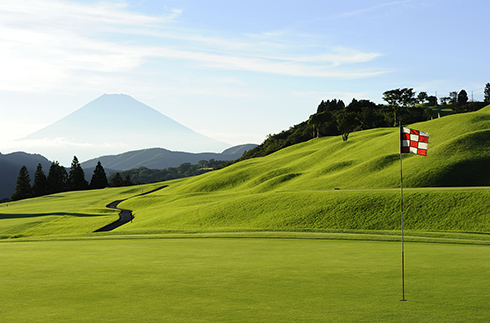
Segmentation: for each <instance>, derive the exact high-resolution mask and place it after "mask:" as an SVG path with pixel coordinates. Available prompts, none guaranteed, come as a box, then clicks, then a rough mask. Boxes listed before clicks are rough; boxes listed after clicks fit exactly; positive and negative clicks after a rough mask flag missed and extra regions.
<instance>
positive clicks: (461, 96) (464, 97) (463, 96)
mask: <svg viewBox="0 0 490 323" xmlns="http://www.w3.org/2000/svg"><path fill="white" fill-rule="evenodd" d="M466 102H468V93H466V91H465V90H461V91H459V93H458V104H466Z"/></svg>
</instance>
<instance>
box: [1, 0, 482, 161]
mask: <svg viewBox="0 0 490 323" xmlns="http://www.w3.org/2000/svg"><path fill="white" fill-rule="evenodd" d="M489 13H490V2H489V1H488V0H425V1H422V0H399V1H396V0H395V1H390V0H339V1H337V0H331V1H330V0H299V1H291V0H282V1H268V0H261V1H256V0H247V1H225V0H221V1H218V0H169V1H166V0H127V1H112V0H107V1H98V0H89V1H83V0H79V1H75V0H16V1H0V116H1V117H0V152H1V153H8V152H12V151H16V150H18V149H19V147H18V146H16V141H15V140H16V139H20V138H23V137H24V136H26V135H28V134H30V133H32V132H34V131H36V130H39V129H41V128H43V127H45V126H47V125H49V124H51V123H53V122H55V121H57V120H59V119H61V118H62V117H64V116H66V115H68V114H70V113H72V112H74V111H75V110H77V109H79V108H81V107H82V106H84V105H85V104H87V103H89V102H90V101H92V100H94V99H96V98H98V97H99V96H101V95H102V94H104V93H109V94H112V93H124V94H127V95H130V96H132V97H133V98H135V99H136V100H139V101H141V102H143V103H144V104H147V105H149V106H150V107H152V108H154V109H156V110H158V111H160V112H161V113H163V114H165V115H166V116H168V117H170V118H172V119H174V120H176V121H177V122H179V123H181V124H183V125H185V126H187V127H189V128H191V129H193V130H195V131H197V132H199V133H201V134H203V135H206V136H209V137H212V138H214V139H217V140H220V141H223V142H226V143H229V144H230V145H238V144H244V143H257V144H260V143H261V142H263V140H264V139H265V138H266V136H267V135H268V134H273V133H278V132H280V131H282V130H287V129H288V128H289V127H291V126H293V125H295V124H298V123H300V122H302V121H304V120H307V119H308V117H309V116H310V115H311V114H313V113H315V112H316V108H317V106H318V104H319V103H320V102H321V101H322V100H327V99H334V98H336V99H342V100H344V101H345V102H346V103H347V104H348V103H349V102H350V101H351V100H352V99H353V98H356V99H369V100H372V101H374V102H377V103H382V102H383V101H382V95H383V92H384V91H387V90H391V89H396V88H405V87H409V88H414V90H415V91H417V92H420V91H425V92H427V93H428V94H429V95H437V96H438V97H442V96H448V95H449V92H451V91H457V92H459V91H460V90H462V89H465V90H466V91H467V93H468V96H469V98H470V99H472V98H473V100H475V101H478V100H480V101H481V100H483V89H484V87H485V84H486V83H489V82H490V64H489V58H488V55H489V48H490V42H489V39H490V28H488V26H487V18H488V15H489ZM31 148H32V151H28V152H37V151H36V147H31ZM163 148H165V147H163ZM46 157H48V158H51V159H53V158H55V156H46Z"/></svg>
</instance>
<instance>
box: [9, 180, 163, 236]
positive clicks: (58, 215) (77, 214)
mask: <svg viewBox="0 0 490 323" xmlns="http://www.w3.org/2000/svg"><path fill="white" fill-rule="evenodd" d="M156 186H157V185H155V184H148V185H140V186H134V187H123V188H107V189H103V190H91V191H78V192H65V193H59V194H53V195H48V196H43V197H38V198H33V199H26V200H21V201H16V202H8V203H3V204H0V239H6V238H16V237H30V236H47V235H72V234H84V233H91V232H93V231H94V230H96V229H99V228H101V227H103V226H104V225H106V224H108V223H111V222H113V221H115V220H117V219H118V213H119V211H117V210H111V209H108V208H106V207H105V206H106V205H107V204H109V203H110V202H112V201H115V200H121V199H124V198H128V197H131V196H135V195H137V194H140V193H142V192H145V191H149V190H151V189H152V188H155V187H156Z"/></svg>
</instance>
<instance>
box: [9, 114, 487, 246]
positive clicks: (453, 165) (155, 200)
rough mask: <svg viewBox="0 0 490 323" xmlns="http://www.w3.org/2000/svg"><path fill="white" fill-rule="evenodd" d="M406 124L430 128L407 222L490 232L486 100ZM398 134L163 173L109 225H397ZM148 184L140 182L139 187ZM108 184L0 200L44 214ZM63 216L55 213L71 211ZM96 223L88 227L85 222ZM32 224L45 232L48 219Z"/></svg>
mask: <svg viewBox="0 0 490 323" xmlns="http://www.w3.org/2000/svg"><path fill="white" fill-rule="evenodd" d="M410 127H412V128H414V129H419V130H423V131H426V132H428V133H429V134H430V139H429V140H430V143H429V153H428V157H422V156H417V155H413V154H405V155H404V156H403V171H404V187H405V188H406V190H405V191H406V194H405V204H406V209H407V210H406V212H407V230H416V231H456V232H490V220H489V214H488V209H487V205H488V202H489V201H490V190H488V185H489V184H490V176H489V175H490V170H489V169H488V167H486V166H485V165H487V164H488V161H489V160H490V146H489V145H488V143H489V141H490V106H489V107H486V108H484V109H482V110H480V111H477V112H472V113H467V114H459V115H452V116H447V117H444V118H440V119H436V120H432V121H427V122H423V123H418V124H413V125H410ZM398 136H399V134H398V129H396V128H380V129H372V130H367V131H360V132H355V133H352V134H351V136H350V137H349V141H347V142H344V141H342V140H341V139H340V137H324V138H317V139H313V140H310V141H309V142H305V143H302V144H298V145H295V146H291V147H288V148H286V149H283V150H281V151H278V152H276V153H274V154H271V155H269V156H266V157H261V158H254V159H249V160H245V161H242V162H239V163H236V164H233V165H231V166H229V167H226V168H224V169H222V170H219V171H214V172H210V173H207V174H203V175H201V176H196V177H192V178H187V179H180V180H174V181H169V182H166V183H165V184H167V185H168V187H167V188H165V189H163V190H161V191H158V192H155V193H152V194H149V195H145V196H140V197H134V198H131V199H128V200H126V201H124V202H122V203H121V204H120V207H121V208H125V209H130V210H133V214H134V216H135V221H134V223H132V224H131V226H122V227H120V228H118V229H116V232H119V233H132V232H138V233H145V232H167V231H169V230H170V231H172V230H388V231H389V230H397V229H398V228H399V223H398V219H397V217H396V216H393V215H394V214H397V213H398V210H399V188H398V187H399V185H400V184H399V183H400V177H399V172H400V159H399V154H398V149H399V147H398V145H399V144H398ZM152 185H161V184H158V183H157V184H152ZM152 185H149V186H142V187H141V190H142V191H141V192H143V190H145V189H148V190H150V189H152V188H154V187H153V186H152ZM437 187H440V189H436V188H437ZM445 187H452V188H451V189H448V188H445ZM458 187H460V188H458ZM137 190H139V188H138V187H134V188H131V189H128V192H136V191H137ZM114 192H116V191H114V190H113V189H104V190H102V191H100V192H99V193H95V192H92V191H90V192H72V193H66V194H61V195H59V197H61V198H57V199H53V198H51V199H49V198H46V199H31V200H25V201H20V202H18V203H10V206H9V207H8V209H7V208H2V207H0V214H1V213H3V214H5V213H8V214H9V216H11V217H14V218H15V214H17V213H18V212H19V213H23V214H27V213H31V212H34V213H36V211H34V210H35V209H36V208H37V209H38V211H37V212H39V213H41V215H42V216H44V215H47V214H50V213H49V212H52V211H49V210H51V207H58V208H59V211H58V212H63V210H64V212H72V213H78V211H77V210H75V209H74V208H73V206H72V205H73V204H72V203H71V202H70V200H69V198H78V197H85V196H87V197H88V196H90V197H91V198H93V200H91V202H90V203H92V204H94V205H99V207H100V208H103V206H105V205H106V204H107V203H110V202H112V201H111V200H110V198H109V196H114V194H115V193H114ZM122 192H124V190H123V191H122ZM105 194H109V195H108V196H107V197H105ZM133 195H136V194H133ZM129 196H131V195H129ZM126 197H128V195H127V194H126V195H125V196H120V198H118V199H122V198H126ZM115 199H116V198H114V200H115ZM48 200H49V201H50V202H49V203H48V202H47V201H48ZM53 200H56V201H57V202H56V203H53V202H52V201H53ZM48 205H49V210H48V208H47V206H48ZM26 208H27V209H26ZM64 208H66V209H64ZM105 212H109V211H105ZM90 213H91V212H90V211H88V214H90ZM69 219H70V217H69V216H67V217H65V218H64V219H57V220H56V221H57V223H58V224H60V223H62V222H63V221H68V222H70V221H73V219H71V220H69ZM108 222H112V221H108ZM96 229H97V228H96V227H90V228H89V227H87V231H85V232H86V233H90V232H92V231H94V230H96ZM29 230H30V231H29V233H28V234H25V232H24V233H23V232H16V233H13V232H11V233H12V235H26V236H35V235H36V234H37V233H36V228H35V227H30V228H29ZM82 232H83V230H78V231H77V233H79V234H80V233H82ZM40 233H41V234H42V235H49V234H51V233H50V231H49V227H48V226H46V225H43V228H42V230H41V231H40ZM66 233H68V234H69V233H70V232H69V230H67V232H66ZM6 236H8V235H6Z"/></svg>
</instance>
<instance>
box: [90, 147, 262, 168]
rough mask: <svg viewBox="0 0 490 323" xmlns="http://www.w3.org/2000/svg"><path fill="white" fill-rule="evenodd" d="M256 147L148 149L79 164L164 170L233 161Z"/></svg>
mask: <svg viewBox="0 0 490 323" xmlns="http://www.w3.org/2000/svg"><path fill="white" fill-rule="evenodd" d="M256 146H257V145H255V144H245V145H240V146H234V147H231V148H228V149H226V150H225V151H223V152H222V153H187V152H180V151H170V150H167V149H163V148H150V149H142V150H136V151H129V152H125V153H123V154H118V155H112V156H101V157H98V158H93V159H90V160H87V161H85V162H83V163H81V166H82V168H84V169H88V168H91V167H95V165H97V162H98V161H100V163H101V164H102V166H104V168H111V169H118V170H128V169H132V168H138V167H141V166H144V167H147V168H152V169H164V168H168V167H177V166H180V165H181V164H183V163H191V164H197V163H198V162H199V161H200V160H210V159H214V160H226V161H228V160H235V159H238V158H240V157H241V156H242V155H243V153H244V152H245V151H247V150H250V149H253V148H254V147H256Z"/></svg>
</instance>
